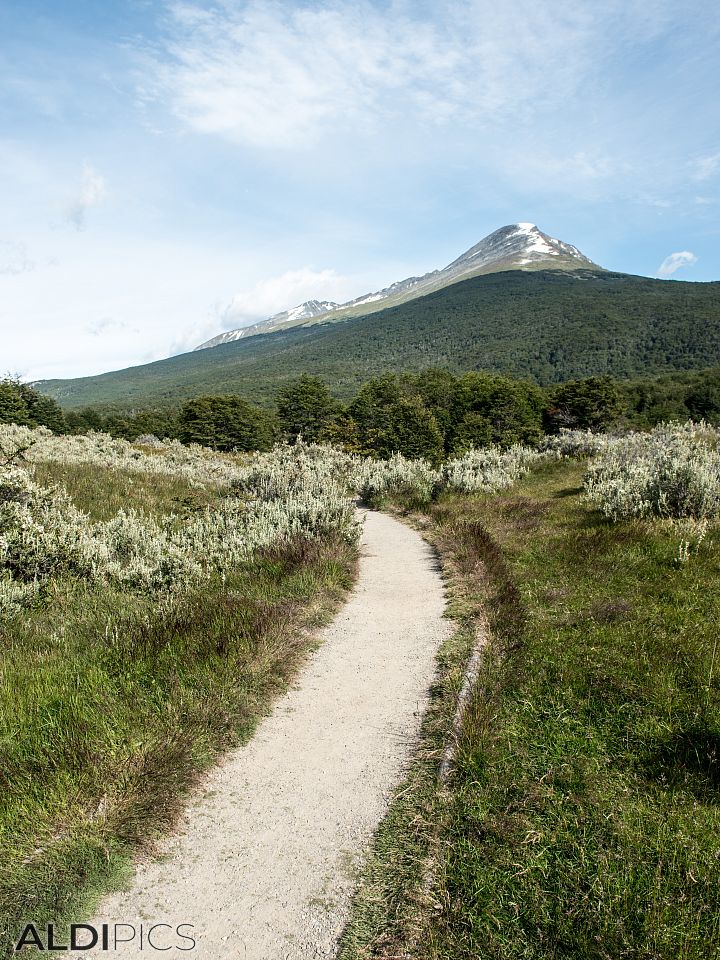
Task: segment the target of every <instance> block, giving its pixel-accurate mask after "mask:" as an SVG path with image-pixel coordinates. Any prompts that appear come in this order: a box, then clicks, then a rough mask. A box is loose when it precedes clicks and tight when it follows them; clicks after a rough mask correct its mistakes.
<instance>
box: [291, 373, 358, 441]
mask: <svg viewBox="0 0 720 960" xmlns="http://www.w3.org/2000/svg"><path fill="white" fill-rule="evenodd" d="M341 409H342V408H341V406H340V404H339V403H338V402H337V400H335V399H334V398H333V397H332V395H331V393H330V391H329V390H328V388H327V386H326V385H325V382H324V381H323V380H321V379H320V377H313V376H310V375H309V374H306V373H304V374H303V375H302V376H301V377H300V378H299V379H298V380H296V381H295V382H294V383H291V384H290V385H289V386H288V387H285V389H284V390H281V391H280V393H279V394H278V396H277V418H278V423H279V425H280V429H281V430H282V431H283V433H284V434H285V436H286V437H287V439H288V440H289V441H290V442H291V443H295V441H296V440H297V439H298V437H300V436H302V438H303V440H307V441H308V442H316V441H318V440H319V439H320V438H321V436H322V435H323V433H324V432H326V431H327V430H328V429H329V428H330V426H331V425H332V423H333V422H334V421H335V420H336V419H337V417H338V415H339V414H340V412H341Z"/></svg>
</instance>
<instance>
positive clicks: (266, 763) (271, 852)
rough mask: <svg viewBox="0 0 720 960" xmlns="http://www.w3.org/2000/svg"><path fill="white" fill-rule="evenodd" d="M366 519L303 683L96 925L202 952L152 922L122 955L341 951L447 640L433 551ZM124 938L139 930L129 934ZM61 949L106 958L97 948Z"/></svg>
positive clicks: (219, 772) (236, 956)
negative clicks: (373, 842)
mask: <svg viewBox="0 0 720 960" xmlns="http://www.w3.org/2000/svg"><path fill="white" fill-rule="evenodd" d="M363 513H364V516H365V524H364V534H363V540H362V549H361V560H360V570H359V578H358V582H357V585H356V588H355V589H354V591H353V593H352V595H351V596H350V599H349V600H348V601H347V603H346V604H345V605H344V607H343V608H342V609H341V610H340V612H339V613H338V615H337V616H336V617H335V619H334V621H333V622H332V624H331V625H330V626H329V627H327V628H325V629H324V630H323V631H322V634H321V639H322V645H321V646H320V647H319V648H318V650H317V651H316V652H315V653H314V654H313V655H312V657H311V658H310V660H309V661H308V662H307V664H306V665H305V667H304V669H303V671H302V673H301V675H300V677H299V679H298V682H297V685H296V686H295V687H293V688H292V689H291V690H289V691H288V692H287V693H286V694H285V695H284V696H283V697H281V698H280V699H279V700H278V701H277V703H276V704H275V707H274V710H273V712H272V714H271V715H270V716H269V717H267V718H266V719H265V720H263V721H262V722H261V724H260V725H259V727H258V729H257V732H256V734H255V736H254V737H253V739H252V740H251V741H250V743H248V744H247V745H246V746H245V747H243V748H240V749H238V750H235V751H233V752H232V753H231V754H230V755H229V756H228V757H227V758H226V759H225V761H224V762H223V763H222V764H221V765H220V766H219V767H218V768H217V769H216V770H214V771H213V772H212V773H211V774H210V776H209V777H208V779H207V781H206V782H205V784H204V788H203V791H202V792H201V794H200V795H199V796H198V797H197V798H196V799H195V800H194V801H193V803H192V805H191V806H190V807H189V808H188V809H187V811H186V813H185V815H184V818H183V820H182V823H181V825H180V829H179V831H178V832H177V833H176V834H175V835H174V836H173V837H172V838H170V839H169V840H168V841H166V842H165V843H164V845H163V848H162V851H161V853H162V856H161V857H160V858H159V859H154V860H152V861H149V862H144V863H141V864H140V865H139V866H138V869H137V871H136V875H135V878H134V880H133V883H132V887H131V889H130V890H128V891H126V892H124V893H118V894H113V895H112V896H110V897H109V898H107V899H106V900H105V901H104V902H103V904H102V905H101V910H100V912H99V914H98V915H97V916H96V917H95V919H94V921H93V922H94V925H95V926H99V924H101V923H109V924H114V923H119V922H125V923H132V924H135V925H136V926H138V925H139V924H141V923H142V924H143V925H144V927H145V929H146V930H147V928H148V927H149V926H152V924H153V923H167V924H170V925H171V927H173V928H174V927H176V926H177V925H178V924H192V925H193V927H194V929H193V931H189V930H188V929H187V928H185V927H184V928H183V930H182V932H184V933H186V934H187V933H190V932H192V935H193V936H194V938H195V940H196V941H197V942H196V946H195V948H194V949H192V950H191V951H188V950H187V949H186V950H185V951H183V950H180V949H177V947H180V946H184V947H186V948H187V947H188V946H189V945H190V942H189V941H187V940H181V939H179V938H178V937H177V935H175V936H171V933H170V930H169V929H168V928H163V927H159V928H157V930H156V931H154V940H155V945H156V946H157V947H164V946H167V945H168V944H171V943H173V944H176V946H173V948H172V949H171V950H166V951H164V952H162V953H161V952H159V951H158V950H156V949H149V945H148V944H145V946H144V950H143V952H142V953H140V952H139V950H138V946H139V944H138V942H137V938H136V940H135V941H134V942H133V943H130V944H129V945H128V946H127V947H124V948H120V949H118V950H117V951H114V952H111V953H110V954H109V955H110V956H114V957H122V958H126V957H135V958H137V957H143V956H144V957H147V956H149V955H153V956H157V957H167V958H173V960H181V958H191V960H310V958H313V960H317V958H321V957H332V956H334V955H335V950H336V944H337V938H338V936H339V934H340V932H341V930H342V927H343V924H344V922H345V920H346V919H347V913H348V909H349V905H350V898H351V896H352V893H353V888H354V879H353V878H354V876H355V875H356V871H357V867H358V865H359V863H360V862H361V859H362V855H363V853H364V851H365V850H366V849H367V845H368V843H369V841H370V839H371V837H372V834H373V832H374V830H375V828H376V827H377V825H378V823H379V822H380V820H381V819H382V817H383V816H384V814H385V812H386V810H387V804H388V799H389V797H390V795H391V792H392V788H393V786H394V785H396V784H397V783H398V782H399V780H400V779H401V776H402V770H403V765H404V763H405V762H406V760H407V758H408V756H409V754H410V752H411V750H412V747H413V743H414V740H415V737H416V735H417V732H418V729H419V722H420V717H421V715H422V712H423V710H424V706H425V703H426V699H427V693H428V688H429V685H430V683H431V681H432V678H433V675H434V670H435V654H436V652H437V648H438V645H439V644H440V642H441V641H442V640H443V639H444V637H446V636H447V635H448V633H449V629H450V628H449V624H448V621H447V620H444V619H443V612H444V608H445V597H444V591H443V585H442V581H441V578H440V574H439V572H438V565H437V562H436V560H435V557H434V555H433V553H432V550H431V548H430V547H429V546H428V544H427V543H425V541H423V540H422V538H421V537H420V536H419V534H417V533H416V532H415V531H414V530H411V529H410V528H409V527H406V526H405V525H403V524H401V523H399V522H398V521H397V520H393V519H392V518H391V517H388V516H386V515H385V514H381V513H376V512H373V511H363ZM123 935H124V936H128V935H129V932H128V931H123ZM65 955H66V956H74V957H77V958H81V957H94V956H97V957H101V956H104V957H107V956H108V953H107V952H106V953H101V952H100V951H95V950H92V951H88V950H84V951H82V952H80V951H77V952H75V953H72V954H65Z"/></svg>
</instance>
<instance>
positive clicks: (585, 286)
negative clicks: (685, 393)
mask: <svg viewBox="0 0 720 960" xmlns="http://www.w3.org/2000/svg"><path fill="white" fill-rule="evenodd" d="M717 363H720V283H717V282H715V283H685V282H681V281H669V280H651V279H648V278H645V277H635V276H629V275H627V274H619V273H609V272H605V271H600V270H590V269H580V270H575V271H558V270H537V271H533V272H524V271H520V270H512V271H508V272H502V273H491V274H487V275H484V276H479V277H474V278H472V279H470V280H464V281H459V282H457V283H453V284H451V285H450V286H447V287H445V288H444V289H442V290H439V291H437V292H434V293H430V294H428V295H426V296H424V297H421V298H417V299H415V300H412V301H410V302H408V303H405V304H401V305H399V306H396V307H390V308H388V309H385V310H382V311H381V312H378V313H374V314H372V315H370V316H365V317H361V318H350V319H348V320H346V321H345V322H344V323H321V324H316V325H312V326H305V327H297V328H294V329H289V330H280V331H277V332H274V333H270V334H265V335H257V336H253V337H249V338H247V339H245V338H243V339H241V340H238V341H235V342H231V343H226V344H223V345H221V346H217V347H214V348H213V349H209V350H200V351H193V352H192V353H187V354H183V355H181V356H178V357H171V358H170V359H168V360H160V361H157V362H156V363H149V364H144V365H143V366H138V367H130V368H129V369H127V370H119V371H116V372H112V373H106V374H102V375H101V376H96V377H84V378H82V379H78V380H46V381H41V382H40V383H39V384H37V387H38V389H40V390H41V391H42V392H44V393H46V394H48V395H49V396H52V397H54V398H55V399H56V400H58V401H59V402H60V403H61V404H62V405H63V406H65V407H81V406H88V405H102V406H114V407H118V408H125V409H127V408H138V407H146V406H150V405H165V404H172V403H175V402H177V401H178V400H180V399H182V398H185V397H189V396H196V395H198V394H202V393H239V394H241V395H243V396H246V397H248V398H249V399H252V400H254V401H256V402H260V403H264V402H269V401H270V400H271V399H272V398H273V397H274V395H275V393H276V392H277V390H278V389H279V388H280V387H281V386H282V385H284V384H285V383H287V382H288V381H290V380H293V379H295V378H296V377H298V376H299V375H300V374H301V373H314V374H319V375H320V376H322V377H324V378H325V380H326V381H327V382H328V384H330V386H331V388H332V389H333V391H334V392H335V393H336V395H337V396H338V397H340V398H343V397H348V396H350V395H351V394H352V393H353V391H354V389H355V388H356V387H357V386H358V385H359V384H361V383H362V382H363V381H365V380H367V379H368V377H370V376H373V375H376V374H378V373H381V372H383V371H386V370H392V371H403V370H408V371H416V370H420V369H423V368H426V367H429V366H440V367H447V368H448V369H450V370H454V371H463V370H474V369H477V370H481V369H484V370H495V371H502V372H506V373H510V374H513V375H515V376H519V377H527V378H530V379H533V380H535V381H537V382H538V383H541V384H547V383H556V382H560V381H562V380H567V379H570V378H574V377H582V376H587V375H590V374H601V373H611V374H613V375H615V376H618V377H632V376H638V375H650V374H655V373H666V372H670V371H674V370H692V369H697V368H699V367H706V366H709V365H711V364H717Z"/></svg>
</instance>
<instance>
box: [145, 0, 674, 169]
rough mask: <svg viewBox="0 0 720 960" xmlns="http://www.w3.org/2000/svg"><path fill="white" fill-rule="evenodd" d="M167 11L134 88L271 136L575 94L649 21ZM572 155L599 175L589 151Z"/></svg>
mask: <svg viewBox="0 0 720 960" xmlns="http://www.w3.org/2000/svg"><path fill="white" fill-rule="evenodd" d="M608 6H609V7H610V8H611V9H610V10H608ZM663 6H664V4H663V2H660V3H656V4H654V7H656V8H658V7H663ZM418 10H420V12H418ZM168 11H169V19H168V24H167V34H166V36H165V40H164V45H163V47H162V49H161V50H160V51H158V49H157V48H156V49H155V50H154V51H153V52H151V53H147V60H146V64H145V70H144V79H143V85H142V90H141V91H140V94H141V97H142V98H143V100H145V101H147V100H153V99H159V100H161V101H163V102H165V103H167V104H169V106H170V108H171V110H172V112H173V113H174V114H175V116H176V117H178V118H179V119H180V120H181V121H182V122H183V123H184V124H185V125H187V126H188V127H189V128H190V129H192V130H195V131H197V132H202V133H209V134H216V135H220V136H223V137H225V138H227V139H229V140H232V141H235V142H241V143H247V144H251V145H254V146H260V147H272V148H275V149H296V148H299V147H304V146H308V145H313V144H315V143H318V142H323V140H324V139H326V138H335V137H336V136H337V135H338V134H339V133H340V132H353V133H355V134H356V135H362V134H363V133H364V132H366V131H367V130H382V129H383V128H384V127H385V126H386V125H387V124H389V123H393V122H397V121H399V120H402V119H403V118H407V117H412V118H413V119H414V120H415V121H419V122H420V123H421V124H422V123H429V124H439V125H443V124H445V123H447V122H448V121H463V122H465V123H473V124H483V123H486V122H489V121H492V120H494V119H497V118H498V117H502V118H504V119H508V118H522V117H523V116H525V117H527V116H529V115H530V114H531V113H543V112H545V111H547V110H551V109H553V108H554V107H558V106H561V107H564V106H565V105H566V104H567V102H568V100H569V99H571V98H572V97H573V95H575V94H581V95H583V96H586V95H587V94H586V92H585V93H583V90H584V89H585V85H586V83H587V82H588V80H589V79H591V78H592V77H593V76H594V74H595V73H596V72H597V71H599V70H600V69H601V65H602V63H603V58H604V56H605V54H606V52H607V50H608V49H609V48H610V46H611V45H612V44H613V43H616V42H617V38H618V35H620V36H622V35H624V34H625V33H628V32H630V33H632V31H633V30H635V31H637V32H640V30H641V29H642V30H643V31H647V20H648V17H647V10H646V9H645V8H644V5H643V4H642V3H640V4H633V3H630V4H627V3H620V2H619V0H610V2H609V4H607V5H604V6H603V8H602V9H599V8H598V7H597V5H595V4H594V3H592V2H579V3H575V4H572V5H570V4H567V5H552V6H550V5H547V4H538V3H537V2H535V0H518V2H516V3H514V4H499V3H497V2H495V0H448V2H446V3H444V4H443V5H442V7H441V10H440V13H441V15H440V16H438V15H437V10H436V11H435V16H434V18H431V17H430V16H429V15H428V16H425V17H423V15H422V8H420V7H419V5H418V6H417V7H415V8H413V6H412V5H410V4H408V3H404V2H400V0H396V2H394V3H391V4H389V5H387V6H386V5H385V4H383V5H382V6H380V5H373V4H372V3H370V2H368V0H364V2H363V0H361V2H352V3H351V2H349V0H335V2H327V0H325V2H320V3H316V4H314V5H306V4H283V3H279V2H268V0H249V2H243V3H241V2H237V0H235V2H232V0H228V2H225V3H222V4H220V5H218V6H213V7H211V8H207V7H205V6H201V5H199V4H193V3H171V4H169V5H168ZM411 11H412V12H411ZM660 19H662V18H660ZM608 23H612V32H609V31H608ZM578 159H579V161H580V165H583V163H585V164H586V166H587V168H588V169H587V172H588V175H590V176H596V175H597V174H598V171H597V169H596V164H595V163H594V162H593V160H592V159H591V158H588V159H587V161H585V160H584V158H583V157H579V158H578Z"/></svg>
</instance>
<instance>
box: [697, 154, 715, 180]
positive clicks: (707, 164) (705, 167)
mask: <svg viewBox="0 0 720 960" xmlns="http://www.w3.org/2000/svg"><path fill="white" fill-rule="evenodd" d="M693 166H694V167H695V179H696V180H709V179H710V178H711V177H713V176H714V175H715V174H716V173H720V153H713V154H710V155H709V156H707V157H700V158H699V159H698V160H695V161H694V164H693Z"/></svg>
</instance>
